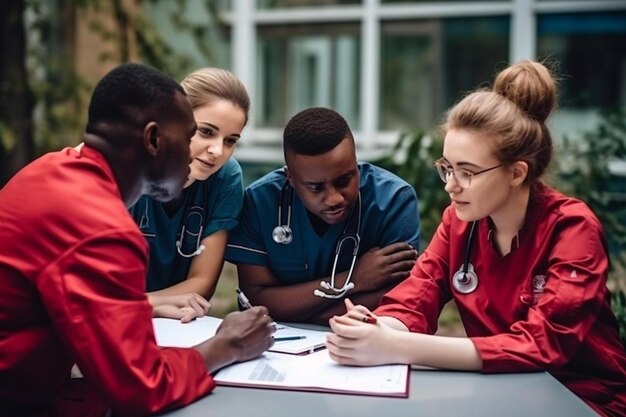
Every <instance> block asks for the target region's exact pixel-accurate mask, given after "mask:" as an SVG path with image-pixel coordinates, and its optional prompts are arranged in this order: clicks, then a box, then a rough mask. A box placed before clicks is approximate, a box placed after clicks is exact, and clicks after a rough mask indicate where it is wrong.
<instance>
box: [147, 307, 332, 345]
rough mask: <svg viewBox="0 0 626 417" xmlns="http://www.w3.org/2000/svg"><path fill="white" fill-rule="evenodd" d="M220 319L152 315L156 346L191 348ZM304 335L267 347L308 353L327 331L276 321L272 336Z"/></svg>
mask: <svg viewBox="0 0 626 417" xmlns="http://www.w3.org/2000/svg"><path fill="white" fill-rule="evenodd" d="M221 323H222V319H219V318H216V317H209V316H204V317H198V318H196V319H195V320H193V321H191V322H189V323H181V322H180V320H174V319H165V318H154V319H152V325H153V327H154V335H155V337H156V342H157V345H159V346H170V347H192V346H196V345H199V344H200V343H202V342H204V341H205V340H208V339H210V338H211V337H213V336H214V335H215V332H216V330H217V328H218V327H219V325H220V324H221ZM290 336H305V338H304V339H299V340H286V341H277V342H275V343H274V346H272V347H271V348H270V350H271V351H274V352H282V353H292V354H298V353H309V352H312V351H314V350H316V349H319V348H321V347H323V346H324V342H325V341H326V333H325V332H320V331H316V330H306V329H298V328H296V327H291V326H286V325H283V324H276V333H274V337H290Z"/></svg>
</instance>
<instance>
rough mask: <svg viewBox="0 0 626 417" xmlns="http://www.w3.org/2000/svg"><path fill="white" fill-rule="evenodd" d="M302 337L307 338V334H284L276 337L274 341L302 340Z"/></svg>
mask: <svg viewBox="0 0 626 417" xmlns="http://www.w3.org/2000/svg"><path fill="white" fill-rule="evenodd" d="M300 339H306V336H283V337H276V338H274V341H276V342H286V341H287V340H300Z"/></svg>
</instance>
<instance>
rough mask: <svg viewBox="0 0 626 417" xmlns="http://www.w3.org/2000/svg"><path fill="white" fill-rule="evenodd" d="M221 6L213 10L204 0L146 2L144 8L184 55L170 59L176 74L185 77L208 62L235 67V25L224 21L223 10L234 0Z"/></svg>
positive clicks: (220, 2)
mask: <svg viewBox="0 0 626 417" xmlns="http://www.w3.org/2000/svg"><path fill="white" fill-rule="evenodd" d="M218 6H219V7H220V9H217V10H215V12H213V11H212V10H211V9H209V8H207V4H206V2H204V0H191V1H189V2H187V3H184V7H183V6H181V5H180V4H179V2H174V1H172V2H160V3H158V4H153V3H152V2H146V3H145V5H144V6H143V7H144V10H145V12H146V13H147V14H148V15H149V16H150V17H151V18H152V20H153V21H154V24H155V26H157V27H158V30H159V33H160V34H161V35H162V36H163V39H164V40H165V41H166V42H167V43H168V45H169V46H170V47H171V48H173V49H174V50H175V51H176V53H177V54H178V56H179V57H182V58H178V59H177V60H170V61H171V65H172V66H175V67H176V71H175V72H173V73H172V75H175V76H176V77H178V78H182V77H183V76H185V75H187V73H189V72H191V71H193V70H195V69H197V68H200V67H206V66H216V67H222V68H230V67H231V62H232V60H231V26H230V25H227V24H224V23H222V22H220V14H221V13H222V12H224V11H225V10H226V9H224V8H228V7H230V1H228V0H220V1H219V3H218ZM214 13H215V14H214ZM181 19H182V21H181ZM181 24H183V25H184V28H183V29H181V28H180V27H179V25H181Z"/></svg>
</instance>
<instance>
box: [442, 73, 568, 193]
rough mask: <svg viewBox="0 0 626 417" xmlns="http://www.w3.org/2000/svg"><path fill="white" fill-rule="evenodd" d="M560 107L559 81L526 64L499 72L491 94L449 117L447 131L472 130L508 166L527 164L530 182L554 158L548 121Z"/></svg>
mask: <svg viewBox="0 0 626 417" xmlns="http://www.w3.org/2000/svg"><path fill="white" fill-rule="evenodd" d="M555 105H556V81H555V79H554V78H553V77H552V74H551V73H550V71H549V70H548V69H547V68H546V67H545V66H544V65H543V64H541V63H538V62H531V61H521V62H518V63H516V64H513V65H511V66H509V67H508V68H506V69H505V70H503V71H502V72H500V73H499V74H498V75H497V77H496V80H495V82H494V86H493V88H492V89H491V90H478V91H475V92H473V93H471V94H469V95H468V96H466V97H465V98H464V99H463V100H461V101H460V102H459V103H458V104H456V105H455V106H454V107H452V108H451V109H450V110H449V111H448V112H447V114H446V117H445V122H444V124H443V125H442V129H443V131H444V133H445V132H447V131H449V130H451V129H460V130H470V131H474V132H476V133H478V134H479V135H480V136H481V137H482V138H484V139H486V140H488V141H490V144H491V146H492V148H493V151H494V154H495V156H496V157H497V158H498V159H499V160H500V161H501V162H502V163H505V164H511V163H513V162H516V161H524V162H526V163H527V164H528V177H527V182H530V181H533V180H535V179H537V178H539V177H540V176H541V175H542V174H543V173H544V171H545V170H546V168H547V166H548V164H549V163H550V159H551V158H552V137H551V135H550V131H549V130H548V127H547V126H546V119H547V118H548V116H549V115H550V113H551V112H552V110H553V109H554V107H555Z"/></svg>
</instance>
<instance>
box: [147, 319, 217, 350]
mask: <svg viewBox="0 0 626 417" xmlns="http://www.w3.org/2000/svg"><path fill="white" fill-rule="evenodd" d="M221 323H222V319H218V318H216V317H209V316H204V317H197V318H196V319H195V320H192V321H190V322H189V323H181V322H180V320H174V319H165V318H153V319H152V326H153V327H154V336H155V338H156V342H157V345H159V346H169V347H192V346H196V345H199V344H200V343H202V342H204V341H205V340H208V339H210V338H211V337H213V336H215V331H216V330H217V328H218V327H219V325H220V324H221Z"/></svg>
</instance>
